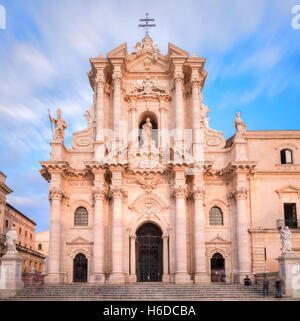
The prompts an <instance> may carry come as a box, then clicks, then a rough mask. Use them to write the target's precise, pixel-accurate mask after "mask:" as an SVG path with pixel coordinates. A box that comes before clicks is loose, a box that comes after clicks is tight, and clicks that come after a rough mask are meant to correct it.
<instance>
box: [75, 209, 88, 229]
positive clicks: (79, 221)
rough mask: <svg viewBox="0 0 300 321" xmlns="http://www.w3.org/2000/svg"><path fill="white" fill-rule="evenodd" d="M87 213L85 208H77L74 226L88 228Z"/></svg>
mask: <svg viewBox="0 0 300 321" xmlns="http://www.w3.org/2000/svg"><path fill="white" fill-rule="evenodd" d="M88 217H89V216H88V211H87V209H86V208H85V207H78V208H77V210H76V211H75V215H74V225H75V226H88V222H89V221H88Z"/></svg>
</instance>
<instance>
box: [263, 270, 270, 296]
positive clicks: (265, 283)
mask: <svg viewBox="0 0 300 321" xmlns="http://www.w3.org/2000/svg"><path fill="white" fill-rule="evenodd" d="M265 294H267V296H269V278H268V275H267V274H265V275H264V278H263V295H265Z"/></svg>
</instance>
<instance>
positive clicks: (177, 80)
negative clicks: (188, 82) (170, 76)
mask: <svg viewBox="0 0 300 321" xmlns="http://www.w3.org/2000/svg"><path fill="white" fill-rule="evenodd" d="M183 80H184V75H183V72H180V71H177V72H176V73H175V74H174V81H175V84H182V83H183Z"/></svg>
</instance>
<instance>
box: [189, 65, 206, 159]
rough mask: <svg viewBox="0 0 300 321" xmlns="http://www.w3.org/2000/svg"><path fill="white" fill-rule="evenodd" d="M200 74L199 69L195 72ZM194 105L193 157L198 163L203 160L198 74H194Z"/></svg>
mask: <svg viewBox="0 0 300 321" xmlns="http://www.w3.org/2000/svg"><path fill="white" fill-rule="evenodd" d="M195 72H196V74H198V70H196V71H194V73H195ZM191 82H192V106H193V113H192V115H193V122H192V126H193V157H194V159H195V161H196V162H197V163H199V161H203V160H204V159H203V156H202V155H201V150H200V146H199V145H200V142H201V138H200V135H201V131H200V106H201V100H200V97H199V86H200V77H199V76H198V75H192V80H191Z"/></svg>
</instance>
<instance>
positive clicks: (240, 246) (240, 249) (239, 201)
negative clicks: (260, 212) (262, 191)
mask: <svg viewBox="0 0 300 321" xmlns="http://www.w3.org/2000/svg"><path fill="white" fill-rule="evenodd" d="M247 193H248V191H247V189H246V188H245V187H237V188H236V190H235V191H234V196H235V199H236V212H237V213H236V233H237V254H238V269H239V276H240V281H242V279H243V278H244V277H245V275H246V274H250V252H249V236H248V220H247V212H246V199H247Z"/></svg>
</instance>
